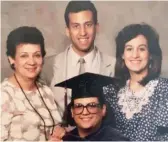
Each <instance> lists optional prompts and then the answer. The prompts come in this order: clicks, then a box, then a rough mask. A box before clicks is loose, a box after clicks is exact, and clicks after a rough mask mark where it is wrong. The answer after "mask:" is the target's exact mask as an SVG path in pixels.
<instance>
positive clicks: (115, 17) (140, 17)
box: [1, 1, 168, 80]
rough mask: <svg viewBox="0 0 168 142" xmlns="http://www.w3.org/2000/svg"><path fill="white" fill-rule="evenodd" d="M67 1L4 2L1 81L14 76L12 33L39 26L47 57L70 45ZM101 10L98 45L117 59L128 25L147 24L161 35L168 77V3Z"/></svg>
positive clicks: (108, 5) (101, 5) (111, 5)
mask: <svg viewBox="0 0 168 142" xmlns="http://www.w3.org/2000/svg"><path fill="white" fill-rule="evenodd" d="M67 3H68V2H67V1H63V2H59V1H51V2H49V1H39V2H38V1H36V2H33V1H29V2H28V1H18V2H9V1H6V2H5V1H3V2H1V24H2V25H1V26H2V27H1V32H2V33H1V35H2V36H1V80H3V79H4V78H5V77H7V76H8V75H9V74H10V73H11V69H10V67H9V64H8V61H7V57H6V54H5V52H6V39H7V35H8V34H9V32H10V31H11V30H13V29H14V28H16V27H19V26H24V25H27V26H36V27H37V28H39V29H40V30H41V31H42V33H43V35H44V37H45V43H46V51H47V56H50V55H53V54H58V53H60V52H61V51H63V50H64V49H65V48H66V46H67V45H68V44H69V43H70V42H69V40H68V39H67V37H66V36H65V23H64V17H63V16H64V10H65V7H66V5H67ZM93 3H94V4H95V6H96V8H97V10H98V21H99V23H100V32H99V33H98V34H97V38H96V45H97V46H98V47H99V49H100V50H101V51H103V52H105V53H107V54H109V55H112V56H115V43H114V39H115V37H116V34H117V32H118V31H119V30H120V29H121V28H123V27H124V26H125V25H128V24H132V23H139V22H145V23H148V24H150V25H152V26H153V27H154V28H155V29H156V30H157V31H158V33H159V35H160V45H161V48H162V51H163V61H162V76H164V77H168V65H167V63H166V61H167V60H168V47H167V45H168V41H167V35H168V16H167V15H168V2H166V1H164V2H159V1H148V2H147V1H137V2H136V1H130V2H126V1H125V2H121V1H118V2H115V1H106V2H102V1H94V2H93Z"/></svg>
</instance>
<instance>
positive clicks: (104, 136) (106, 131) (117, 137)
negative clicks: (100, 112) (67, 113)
mask: <svg viewBox="0 0 168 142" xmlns="http://www.w3.org/2000/svg"><path fill="white" fill-rule="evenodd" d="M63 141H129V139H128V138H126V137H124V136H123V135H122V134H121V133H120V132H119V131H118V130H116V129H114V128H112V127H111V126H110V125H106V126H101V127H100V128H99V129H98V130H97V131H96V132H94V133H92V134H90V135H88V136H86V137H85V138H80V136H79V134H78V130H77V128H75V129H74V130H72V131H70V132H69V133H67V134H66V135H65V136H64V137H63Z"/></svg>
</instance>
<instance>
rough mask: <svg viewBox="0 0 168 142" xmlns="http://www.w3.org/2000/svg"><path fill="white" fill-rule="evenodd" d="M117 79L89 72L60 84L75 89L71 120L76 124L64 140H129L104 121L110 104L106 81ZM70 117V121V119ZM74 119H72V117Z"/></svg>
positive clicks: (70, 111) (70, 108)
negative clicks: (107, 100) (104, 93)
mask: <svg viewBox="0 0 168 142" xmlns="http://www.w3.org/2000/svg"><path fill="white" fill-rule="evenodd" d="M108 82H111V83H113V82H114V81H113V80H112V79H111V78H109V77H105V76H101V75H97V74H93V73H85V74H82V75H79V76H77V77H74V78H71V79H69V80H66V81H64V82H62V83H59V84H57V85H56V86H61V87H67V88H71V89H72V98H71V103H70V104H69V114H68V118H67V119H68V124H70V125H71V126H76V128H75V129H74V130H72V131H70V132H67V133H66V134H65V136H63V138H62V140H64V141H88V140H89V141H126V140H128V139H127V138H126V137H124V136H123V135H122V134H121V133H120V132H119V131H117V130H116V129H114V128H112V127H111V126H110V125H105V124H104V117H105V116H106V111H107V110H106V104H105V100H104V97H103V89H102V85H103V84H104V83H107V84H109V83H108ZM69 120H70V121H69ZM71 120H72V121H71Z"/></svg>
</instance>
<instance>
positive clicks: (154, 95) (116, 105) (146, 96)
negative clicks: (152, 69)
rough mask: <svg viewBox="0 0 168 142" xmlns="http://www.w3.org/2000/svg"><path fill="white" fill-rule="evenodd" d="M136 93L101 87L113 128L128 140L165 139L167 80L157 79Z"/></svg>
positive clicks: (167, 101) (166, 137)
mask: <svg viewBox="0 0 168 142" xmlns="http://www.w3.org/2000/svg"><path fill="white" fill-rule="evenodd" d="M137 93H138V94H133V92H131V90H130V89H129V87H128V83H127V84H126V86H125V87H123V88H121V89H120V90H119V92H117V91H116V90H115V88H114V86H113V85H108V86H106V87H104V94H105V99H106V101H107V103H108V104H109V105H110V108H111V109H112V110H113V112H114V115H115V120H116V127H117V128H118V129H119V130H120V131H121V132H122V133H123V134H124V135H125V136H126V137H128V138H129V139H130V140H132V141H164V140H166V141H168V79H165V78H157V79H155V80H151V81H149V82H148V84H146V85H145V87H144V89H142V90H141V91H140V92H137Z"/></svg>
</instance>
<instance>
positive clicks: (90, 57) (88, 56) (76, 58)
mask: <svg viewBox="0 0 168 142" xmlns="http://www.w3.org/2000/svg"><path fill="white" fill-rule="evenodd" d="M69 55H70V56H69V57H71V63H72V65H74V66H75V65H77V63H78V61H79V59H80V58H81V57H80V56H79V55H78V54H77V53H76V52H75V51H74V50H73V48H72V44H71V45H70V49H69ZM95 56H96V48H95V46H94V49H93V50H92V51H91V52H89V53H88V54H86V55H85V56H84V57H83V58H84V59H85V62H86V64H90V63H92V61H93V60H94V58H95ZM72 59H73V60H72Z"/></svg>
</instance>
